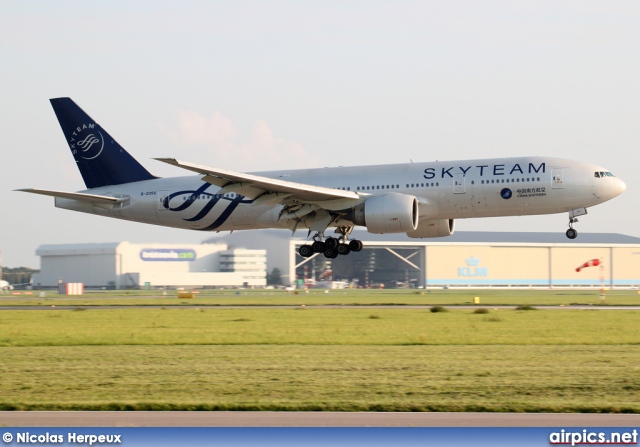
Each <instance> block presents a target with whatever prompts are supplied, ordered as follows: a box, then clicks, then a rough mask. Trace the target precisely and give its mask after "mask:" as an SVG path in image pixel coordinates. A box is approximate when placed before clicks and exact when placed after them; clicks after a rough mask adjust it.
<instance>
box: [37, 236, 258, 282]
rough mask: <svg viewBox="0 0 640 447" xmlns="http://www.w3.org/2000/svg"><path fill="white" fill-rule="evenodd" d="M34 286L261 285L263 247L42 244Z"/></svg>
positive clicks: (214, 244)
mask: <svg viewBox="0 0 640 447" xmlns="http://www.w3.org/2000/svg"><path fill="white" fill-rule="evenodd" d="M36 254H37V255H38V256H40V260H41V261H40V266H41V267H40V273H36V274H34V276H33V285H34V286H36V287H54V286H57V284H58V283H59V282H63V283H84V284H85V286H86V287H106V288H113V289H125V288H144V287H146V288H149V287H159V286H162V287H191V288H195V287H207V286H217V287H221V286H231V287H264V286H265V285H266V274H267V270H266V268H267V253H266V251H265V250H246V249H229V247H228V246H227V244H223V243H213V244H198V245H188V244H132V243H129V242H117V243H116V242H114V243H96V244H62V245H42V246H40V247H39V248H38V249H37V251H36Z"/></svg>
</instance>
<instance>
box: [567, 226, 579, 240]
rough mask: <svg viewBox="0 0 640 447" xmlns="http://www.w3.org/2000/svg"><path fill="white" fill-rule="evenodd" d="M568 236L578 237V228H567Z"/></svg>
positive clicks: (570, 237) (571, 237)
mask: <svg viewBox="0 0 640 447" xmlns="http://www.w3.org/2000/svg"><path fill="white" fill-rule="evenodd" d="M567 237H568V238H569V239H575V238H576V237H578V232H577V231H576V230H574V229H573V228H569V229H568V230H567Z"/></svg>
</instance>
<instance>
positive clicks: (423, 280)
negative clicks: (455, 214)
mask: <svg viewBox="0 0 640 447" xmlns="http://www.w3.org/2000/svg"><path fill="white" fill-rule="evenodd" d="M357 233H362V234H357ZM354 237H356V238H358V239H362V240H366V241H367V242H366V244H365V247H364V249H363V250H362V251H361V252H359V253H352V254H351V255H350V256H338V257H337V258H335V259H327V258H325V257H324V256H313V257H311V258H302V257H301V256H300V255H299V254H298V247H300V245H302V244H304V243H306V242H307V241H306V239H300V238H291V237H290V234H288V233H286V232H282V231H277V230H263V231H257V232H247V233H242V232H237V233H234V234H232V235H228V236H224V237H222V238H220V239H222V240H224V241H226V242H227V243H231V244H239V243H242V244H243V246H245V247H252V248H257V247H261V248H266V249H267V252H268V265H267V269H268V271H271V270H272V269H273V268H275V267H277V268H279V269H280V271H281V272H282V277H283V282H284V283H285V284H297V285H301V284H304V285H305V286H307V287H333V288H338V287H370V288H380V287H384V288H397V287H402V288H422V287H437V288H441V287H539V288H552V287H585V288H589V287H601V286H603V285H604V286H605V287H611V288H615V287H617V288H636V287H639V286H640V238H636V237H631V236H626V235H621V234H604V233H591V234H589V233H583V234H581V235H580V238H578V239H575V240H567V238H566V237H564V234H557V233H520V232H513V233H498V232H456V233H454V234H453V235H452V236H449V237H447V238H442V239H423V240H416V239H412V240H407V238H406V237H405V236H404V235H390V234H385V235H375V234H364V232H360V231H354ZM285 247H286V249H285ZM592 259H598V260H599V261H601V264H600V266H599V267H598V268H587V269H583V270H582V271H580V272H576V268H577V267H578V266H580V265H582V264H583V263H585V262H586V261H589V260H592Z"/></svg>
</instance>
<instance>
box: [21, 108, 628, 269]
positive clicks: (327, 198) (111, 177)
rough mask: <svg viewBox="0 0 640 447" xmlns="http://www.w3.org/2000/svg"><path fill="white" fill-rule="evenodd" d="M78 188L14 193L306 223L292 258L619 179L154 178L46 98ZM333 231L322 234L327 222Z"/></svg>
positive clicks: (193, 221) (392, 168) (160, 211)
mask: <svg viewBox="0 0 640 447" xmlns="http://www.w3.org/2000/svg"><path fill="white" fill-rule="evenodd" d="M51 104H52V106H53V110H54V112H55V114H56V116H57V118H58V121H59V122H60V126H61V127H62V131H63V133H64V136H65V138H66V140H67V143H68V145H69V148H70V149H71V153H72V154H73V157H74V159H75V161H76V163H77V165H78V168H79V169H80V173H81V175H82V178H83V179H84V182H85V185H86V187H87V189H86V190H83V191H79V192H64V191H56V190H48V189H33V188H29V189H20V190H19V191H25V192H31V193H35V194H43V195H48V196H53V197H55V205H56V207H59V208H65V209H69V210H73V211H81V212H85V213H91V214H98V215H102V216H107V217H115V218H118V219H125V220H131V221H135V222H142V223H148V224H154V225H164V226H169V227H177V228H186V229H192V230H199V231H233V230H251V229H259V228H287V229H289V230H293V231H295V230H296V229H303V228H304V229H307V230H308V232H309V236H312V235H313V236H312V237H311V238H310V243H309V244H305V245H303V246H301V247H300V250H299V254H300V255H301V256H303V257H310V256H313V255H314V254H316V253H323V254H324V256H326V257H327V258H335V257H337V256H338V255H346V254H349V253H350V252H351V251H360V250H361V249H362V242H361V241H359V240H357V239H350V237H349V236H350V235H351V232H352V230H353V228H354V227H355V226H362V227H365V228H366V229H367V231H369V232H370V233H378V234H383V233H406V234H407V236H408V237H411V238H430V237H442V236H449V235H451V234H453V231H454V221H455V219H467V218H472V217H496V216H520V215H534V214H552V213H562V212H568V214H569V229H568V230H567V232H566V234H567V237H569V238H570V239H574V238H575V237H576V236H577V231H576V230H575V229H574V228H573V225H574V223H575V222H576V221H577V219H576V218H577V217H578V216H581V215H584V214H586V213H587V208H589V207H591V206H594V205H598V204H600V203H602V202H605V201H607V200H610V199H612V198H614V197H616V196H617V195H619V194H621V193H622V192H623V191H624V190H625V184H624V182H622V181H621V180H620V179H618V178H616V177H615V176H613V174H611V173H610V172H609V171H608V170H607V169H605V168H602V167H600V166H597V165H594V164H590V163H584V162H581V161H573V160H565V159H559V158H551V157H515V158H500V159H482V160H463V161H445V162H434V163H405V164H393V165H378V166H354V167H337V168H321V169H298V170H286V171H269V172H260V173H253V174H247V173H241V172H234V171H228V170H223V169H218V168H212V167H208V166H204V165H199V164H194V163H189V162H184V161H180V160H177V159H174V158H158V159H157V160H159V161H162V162H165V163H169V164H171V165H174V166H177V167H180V168H183V169H186V170H189V171H192V172H195V173H197V175H190V176H185V177H174V178H158V177H155V176H153V175H152V174H151V173H149V171H147V170H146V169H145V168H144V167H143V166H142V165H141V164H140V163H138V162H137V161H136V160H135V159H134V158H133V157H132V156H131V155H129V153H128V152H127V151H126V150H124V148H122V147H121V146H120V145H119V144H118V143H117V142H116V141H115V140H114V139H113V138H112V137H111V136H110V135H109V134H108V133H107V132H106V131H105V130H104V129H103V128H102V127H101V126H100V125H99V124H97V123H96V122H95V121H94V120H93V119H91V117H89V115H87V114H86V113H85V112H84V111H83V110H82V109H80V107H78V106H77V105H76V104H75V103H74V102H73V101H72V100H71V99H70V98H56V99H51ZM330 228H331V229H335V234H336V235H337V236H338V237H331V236H329V237H327V236H326V233H327V231H328V229H330Z"/></svg>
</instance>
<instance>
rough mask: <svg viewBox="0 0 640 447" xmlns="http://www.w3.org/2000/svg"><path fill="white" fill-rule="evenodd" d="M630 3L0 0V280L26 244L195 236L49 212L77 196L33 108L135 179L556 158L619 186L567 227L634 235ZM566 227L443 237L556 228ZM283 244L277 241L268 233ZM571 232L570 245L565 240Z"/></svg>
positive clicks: (57, 147) (635, 72)
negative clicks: (204, 171)
mask: <svg viewBox="0 0 640 447" xmlns="http://www.w3.org/2000/svg"><path fill="white" fill-rule="evenodd" d="M639 24H640V3H638V2H636V1H618V0H609V1H606V2H604V1H589V0H575V1H562V0H553V1H546V0H540V1H538V0H518V1H492V0H488V1H482V2H478V1H476V0H469V1H462V0H448V1H429V0H422V1H406V0H393V1H377V0H367V1H350V0H341V1H324V2H306V1H280V0H270V1H249V0H246V1H245V0H234V1H222V0H221V1H216V0H209V1H204V0H201V1H197V0H181V1H179V2H177V1H157V0H154V1H128V0H127V1H122V0H112V1H109V2H86V1H66V0H59V1H56V2H50V1H44V0H41V1H38V0H34V1H30V2H12V1H3V2H0V93H1V95H0V141H1V149H0V151H1V152H0V153H1V154H2V158H1V160H2V162H1V166H2V169H1V171H0V200H1V201H2V204H3V205H4V206H3V207H2V217H1V219H0V222H1V224H0V225H1V228H2V230H1V232H0V234H1V237H0V251H1V252H2V261H3V266H5V267H18V266H26V267H32V268H38V267H39V258H38V257H37V256H36V249H37V247H38V246H40V245H42V244H59V243H60V244H61V243H88V242H117V241H123V240H126V241H130V242H134V243H145V242H147V243H151V242H163V243H199V242H201V241H203V240H205V239H208V238H209V237H210V236H211V235H210V234H203V233H201V232H190V231H188V230H178V229H171V228H163V227H156V226H150V225H145V224H140V223H134V222H125V221H119V220H116V219H108V218H104V217H99V216H93V215H88V214H81V213H75V212H72V211H68V210H60V209H57V208H55V207H54V204H53V198H50V197H41V196H35V195H29V194H25V193H20V192H14V191H13V190H15V189H18V188H27V187H34V188H45V189H56V190H66V191H77V190H82V189H84V188H85V187H84V183H83V182H82V178H81V176H80V173H79V172H78V171H77V169H76V167H75V163H74V162H73V158H72V156H71V153H70V151H69V148H68V146H67V144H66V142H65V139H64V137H63V134H62V131H61V130H60V127H59V126H58V123H57V120H56V118H55V115H54V113H53V110H52V109H51V106H50V104H49V101H48V100H49V98H54V97H61V96H69V97H71V98H72V99H73V100H74V101H75V102H76V103H78V104H79V105H80V106H81V107H82V108H83V109H84V110H85V111H86V112H87V113H88V114H89V115H90V116H91V117H92V118H93V119H95V120H96V121H97V122H99V123H100V124H101V125H102V126H103V127H104V128H105V129H106V130H107V131H108V132H109V133H110V134H111V135H112V136H113V137H114V138H115V139H116V140H117V141H118V142H119V143H120V144H121V145H122V146H123V147H125V148H126V149H127V150H128V151H129V152H130V153H131V154H132V155H133V156H134V157H135V158H136V159H138V160H139V161H140V162H141V163H142V164H143V165H144V166H145V167H146V168H147V169H148V170H149V171H150V172H152V173H153V174H155V175H158V176H178V175H184V171H182V170H180V169H178V168H175V167H172V166H168V165H165V164H163V163H160V162H158V161H155V160H153V159H152V158H154V157H175V158H179V159H182V160H186V161H191V162H194V163H199V164H204V165H208V166H214V167H217V168H223V169H230V170H235V171H243V172H246V171H249V172H255V171H261V170H276V169H280V168H308V167H319V166H339V165H342V166H351V165H361V164H391V163H404V162H409V161H414V162H419V161H420V162H421V161H434V160H441V161H442V160H464V159H471V158H485V157H486V158H492V157H515V156H528V155H540V156H557V157H562V158H570V159H576V160H584V161H588V162H592V163H595V164H599V165H601V166H603V167H605V168H606V169H607V170H609V171H611V172H613V174H614V175H616V176H618V177H620V178H622V180H624V181H625V183H626V184H627V190H626V192H625V193H624V194H623V195H621V196H619V197H617V198H615V199H613V200H612V201H610V202H607V203H604V204H602V205H599V206H597V207H594V208H591V209H589V214H588V215H587V216H584V217H581V218H580V222H579V223H578V224H576V229H577V230H578V232H586V233H607V232H609V233H623V234H628V235H632V236H639V237H640V212H638V210H637V203H638V202H639V198H640V197H639V195H640V192H639V191H640V189H639V187H640V179H638V176H637V175H636V170H637V169H638V165H639V162H640V153H639V152H638V150H637V149H638V147H639V143H640V125H639V124H640V26H639ZM567 222H568V217H567V215H566V213H563V214H555V215H548V216H528V217H526V216H523V217H505V218H490V219H467V220H458V221H457V222H456V230H457V231H507V232H508V231H540V232H562V233H564V231H565V230H566V228H567ZM283 231H284V230H283ZM578 237H580V236H578Z"/></svg>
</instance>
